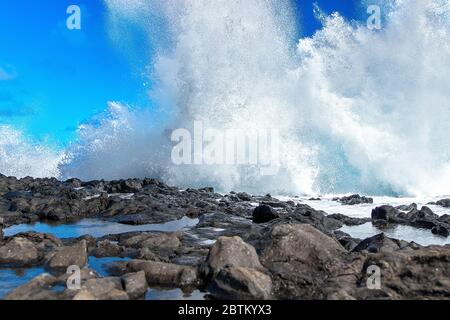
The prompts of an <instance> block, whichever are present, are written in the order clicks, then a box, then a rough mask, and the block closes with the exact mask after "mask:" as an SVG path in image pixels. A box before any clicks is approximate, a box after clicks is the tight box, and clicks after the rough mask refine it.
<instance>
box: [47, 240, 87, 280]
mask: <svg viewBox="0 0 450 320" xmlns="http://www.w3.org/2000/svg"><path fill="white" fill-rule="evenodd" d="M87 261H88V256H87V245H86V240H81V241H80V242H78V243H76V244H74V245H71V246H65V247H59V248H57V249H56V250H55V252H54V253H53V255H52V256H51V257H50V259H49V261H48V263H47V268H48V269H49V270H51V271H53V272H57V273H65V272H66V271H67V268H68V267H69V266H73V265H75V266H78V267H79V268H82V267H84V266H85V265H86V263H87Z"/></svg>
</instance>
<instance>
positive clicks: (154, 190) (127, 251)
mask: <svg viewBox="0 0 450 320" xmlns="http://www.w3.org/2000/svg"><path fill="white" fill-rule="evenodd" d="M314 200H316V201H320V199H314ZM335 201H339V202H341V203H342V204H346V205H355V204H359V203H372V201H371V198H366V197H361V196H359V195H354V196H350V197H344V198H340V199H339V198H336V199H335ZM449 203H450V200H449V199H442V200H441V201H438V202H437V205H442V206H443V207H445V206H448V204H449ZM185 218H188V219H192V220H193V221H194V222H195V224H193V226H192V227H189V228H180V230H176V231H170V232H165V231H135V232H126V233H116V234H105V235H102V236H100V237H94V236H92V235H83V236H78V237H68V238H58V237H56V236H54V235H52V234H49V233H38V232H32V231H28V232H22V233H18V234H14V235H9V236H5V235H4V232H5V233H6V230H8V228H9V227H11V226H16V225H20V224H32V223H36V222H45V223H53V224H55V223H56V224H64V225H67V224H73V223H77V222H79V221H83V219H92V220H93V221H106V222H110V223H116V224H119V225H122V226H145V225H152V224H163V223H167V222H171V221H178V220H180V219H185ZM368 222H372V223H373V224H374V225H377V226H380V227H383V226H386V225H390V224H400V225H408V226H412V227H415V228H422V229H423V228H425V229H428V230H430V232H433V233H434V234H436V235H439V236H442V237H448V236H449V230H450V219H449V216H448V215H443V216H438V215H436V214H434V213H433V212H432V210H431V209H430V208H428V207H426V206H424V207H422V208H420V209H418V208H417V205H414V204H411V205H409V204H405V205H404V206H401V207H397V208H394V207H391V206H380V207H377V208H375V209H374V210H373V212H372V217H371V218H354V217H347V216H345V215H342V214H330V215H328V214H327V213H326V212H323V211H320V210H315V209H313V208H312V207H311V206H308V205H306V204H304V203H302V202H301V201H294V200H290V201H280V200H278V199H275V198H273V197H272V196H270V195H265V196H252V195H249V194H247V193H236V192H231V193H229V194H226V195H222V194H219V193H216V192H215V191H214V189H213V188H203V189H187V190H182V191H180V190H179V189H178V188H175V187H170V186H168V185H166V184H164V183H162V182H160V181H157V180H155V179H142V180H139V179H128V180H119V181H90V182H83V181H80V180H77V179H71V180H68V181H64V182H63V181H58V180H57V179H33V178H24V179H16V178H14V177H6V176H3V175H0V270H1V269H2V268H9V269H23V268H30V267H42V268H43V269H44V270H45V273H43V274H41V275H39V276H38V277H36V278H34V279H33V280H31V281H30V282H28V283H26V284H24V285H22V286H19V287H18V288H15V289H14V290H12V291H10V292H9V293H8V294H7V295H6V296H5V297H4V298H5V299H12V300H16V299H19V300H20V299H38V300H40V299H42V300H44V299H75V300H81V299H88V300H93V299H101V300H103V299H143V298H144V296H145V294H146V292H147V291H148V289H149V288H174V289H175V288H179V289H182V290H183V292H186V293H189V292H193V291H194V290H200V291H202V292H204V293H205V295H206V297H207V298H210V299H448V298H450V245H446V246H427V247H423V246H421V245H418V244H416V243H414V242H406V241H402V240H397V239H391V238H388V237H386V236H385V235H384V234H379V235H376V236H373V237H371V238H367V239H355V238H352V237H351V236H350V235H349V234H346V233H344V232H342V231H340V230H339V229H340V228H341V227H342V226H344V225H348V226H352V225H353V226H354V225H362V224H365V223H368ZM90 257H96V258H106V257H120V258H123V259H122V260H119V261H115V262H111V263H110V264H109V265H108V275H107V276H101V275H100V274H99V273H98V272H97V271H96V270H94V269H92V268H91V267H90V266H89V263H88V261H89V259H90ZM70 266H78V267H80V269H81V275H80V280H81V283H80V288H79V289H69V288H67V286H66V284H67V280H68V278H69V277H70V276H71V275H70V274H68V273H67V269H68V268H69V267H70ZM370 266H376V267H378V268H379V269H380V271H381V286H380V287H379V288H375V289H374V288H371V287H368V285H367V283H368V281H370V280H371V274H370V273H368V269H370V268H369V267H370ZM0 285H1V284H0Z"/></svg>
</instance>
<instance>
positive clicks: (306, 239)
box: [261, 224, 354, 299]
mask: <svg viewBox="0 0 450 320" xmlns="http://www.w3.org/2000/svg"><path fill="white" fill-rule="evenodd" d="M262 242H263V244H262V248H263V249H262V256H261V262H262V264H263V265H264V266H265V267H266V268H267V269H268V270H269V271H270V272H271V273H272V275H273V276H272V279H273V285H274V294H275V296H276V297H277V298H279V299H321V298H326V297H327V296H328V294H329V293H328V292H327V291H328V289H329V288H330V287H333V290H334V291H338V289H339V287H341V286H342V287H344V286H345V283H346V280H345V279H344V278H342V279H340V281H339V282H338V283H336V281H335V280H336V279H335V278H334V277H336V276H337V275H339V274H350V277H351V278H352V279H353V280H354V275H352V274H353V272H350V271H348V268H346V266H345V264H344V261H345V259H346V257H347V255H348V253H347V251H346V250H345V249H344V248H343V247H342V246H341V245H340V244H339V243H338V242H337V241H336V240H334V239H332V238H330V237H328V236H326V235H325V234H323V233H321V232H320V231H318V230H317V229H316V228H314V227H312V226H310V225H307V224H292V225H277V226H275V227H274V228H273V229H272V230H271V231H270V232H269V234H268V235H267V236H266V239H263V240H262ZM336 285H338V287H336Z"/></svg>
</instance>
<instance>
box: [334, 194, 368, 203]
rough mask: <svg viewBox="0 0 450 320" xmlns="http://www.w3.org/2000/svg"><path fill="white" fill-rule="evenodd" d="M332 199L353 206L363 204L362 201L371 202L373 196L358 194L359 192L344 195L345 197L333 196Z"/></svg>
mask: <svg viewBox="0 0 450 320" xmlns="http://www.w3.org/2000/svg"><path fill="white" fill-rule="evenodd" d="M333 200H334V201H338V202H340V203H342V204H345V205H347V206H353V205H356V204H363V203H373V198H368V197H364V196H360V195H359V194H353V195H351V196H346V197H341V198H334V199H333Z"/></svg>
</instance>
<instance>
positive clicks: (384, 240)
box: [352, 233, 420, 253]
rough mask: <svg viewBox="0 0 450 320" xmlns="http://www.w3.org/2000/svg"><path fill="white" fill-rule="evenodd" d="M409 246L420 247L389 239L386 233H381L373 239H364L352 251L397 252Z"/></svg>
mask: <svg viewBox="0 0 450 320" xmlns="http://www.w3.org/2000/svg"><path fill="white" fill-rule="evenodd" d="M408 246H412V247H415V248H418V247H420V246H419V245H417V244H410V243H408V242H406V241H401V240H397V239H392V238H388V237H386V236H385V235H384V233H380V234H377V235H375V236H373V237H370V238H367V239H364V240H363V241H361V242H360V243H359V244H358V245H357V246H356V247H355V248H354V249H353V250H352V251H353V252H360V251H363V250H367V251H368V252H370V253H376V252H380V251H396V250H399V249H402V248H406V247H408Z"/></svg>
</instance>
